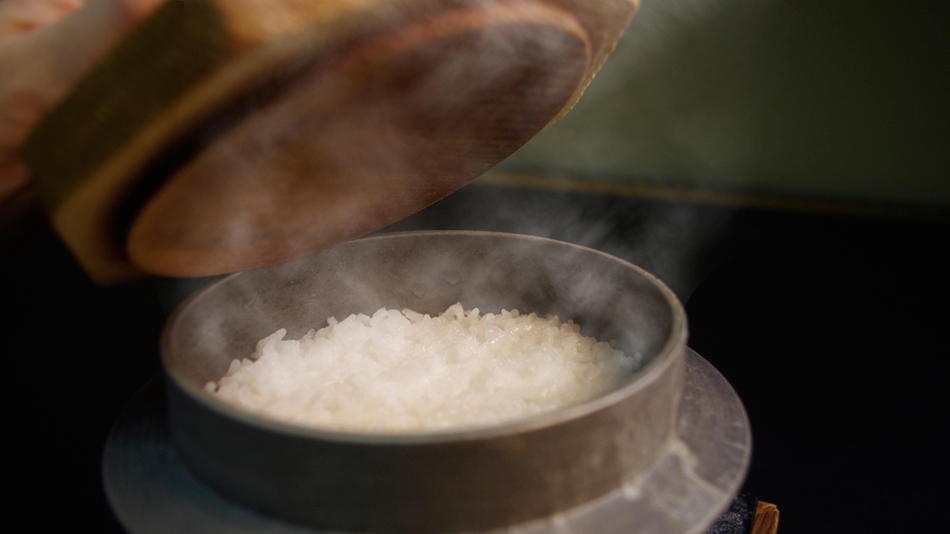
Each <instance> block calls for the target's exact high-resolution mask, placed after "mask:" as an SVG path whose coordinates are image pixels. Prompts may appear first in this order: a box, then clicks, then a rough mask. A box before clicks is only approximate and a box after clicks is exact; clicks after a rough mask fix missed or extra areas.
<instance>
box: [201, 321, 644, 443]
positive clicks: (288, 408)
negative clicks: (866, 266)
mask: <svg viewBox="0 0 950 534" xmlns="http://www.w3.org/2000/svg"><path fill="white" fill-rule="evenodd" d="M328 323H329V326H327V327H325V328H322V329H320V330H318V331H313V330H311V331H310V332H308V333H307V334H306V335H304V336H303V338H301V339H300V340H299V341H292V340H284V335H285V334H286V333H287V331H286V330H285V329H283V328H282V329H280V330H278V331H277V332H275V333H274V334H272V335H270V336H268V337H266V338H264V339H262V340H261V341H260V342H258V344H257V350H256V352H255V353H254V354H253V355H251V357H250V358H248V359H244V360H243V361H242V360H234V361H233V362H232V363H231V367H230V369H228V372H227V374H226V375H225V376H224V377H223V378H222V379H221V380H219V381H218V382H217V383H215V382H209V383H208V384H207V386H206V387H205V389H206V390H207V391H209V392H211V393H214V394H215V395H217V397H218V398H219V399H221V400H223V401H225V402H228V403H232V404H234V405H237V406H240V407H243V408H245V409H248V410H251V411H253V412H256V413H259V414H262V415H266V416H269V417H272V418H275V419H279V420H282V421H285V422H290V423H294V424H299V425H305V426H312V427H320V428H327V429H336V430H345V431H358V432H380V433H383V432H385V433H394V432H412V431H426V430H437V429H446V428H450V427H473V426H485V425H491V424H496V423H500V422H504V421H511V420H514V419H519V418H523V417H525V416H528V415H531V414H536V413H539V412H544V411H547V410H551V409H554V408H559V407H563V406H567V405H571V404H576V403H579V402H583V401H585V400H588V399H591V398H594V397H597V396H599V395H602V394H604V393H606V392H608V391H610V390H613V389H615V388H617V387H618V386H620V385H621V384H623V383H624V382H625V381H627V380H628V379H629V378H630V376H631V372H632V371H633V370H635V368H637V367H638V365H639V354H637V355H635V356H633V357H631V356H625V355H624V354H623V353H622V352H621V351H619V350H614V349H613V348H611V346H610V345H609V344H607V343H603V342H598V341H597V340H595V339H593V338H590V337H584V336H582V335H581V334H580V332H579V331H580V327H579V326H578V325H576V324H574V323H573V322H568V323H566V324H565V323H561V322H560V321H559V320H558V318H557V317H549V318H547V319H541V318H539V317H537V316H536V315H535V314H533V313H532V314H530V315H521V314H519V313H518V311H517V310H512V311H510V312H509V311H503V312H501V313H500V314H498V315H495V314H492V313H487V314H484V315H480V314H479V311H478V309H477V308H476V309H474V310H471V311H464V310H463V308H462V305H461V304H455V305H453V306H451V307H449V309H448V310H446V311H445V312H444V313H442V314H441V315H439V316H438V317H430V316H429V315H422V314H419V313H416V312H414V311H412V310H403V311H402V312H399V311H396V310H387V309H380V310H378V311H377V312H376V313H374V314H373V316H372V317H368V316H366V315H362V314H359V315H351V316H349V317H347V318H346V319H345V320H343V321H340V322H338V321H337V320H336V319H334V318H332V317H331V318H330V319H329V321H328Z"/></svg>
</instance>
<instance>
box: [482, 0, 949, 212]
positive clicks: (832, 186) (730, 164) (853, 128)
mask: <svg viewBox="0 0 950 534" xmlns="http://www.w3.org/2000/svg"><path fill="white" fill-rule="evenodd" d="M898 4H899V3H898ZM854 6H861V7H860V8H859V9H855V8H854ZM914 6H916V7H914ZM909 9H911V11H910V12H908V6H906V5H905V6H901V5H897V6H894V5H887V4H885V3H884V2H877V3H875V2H864V3H858V2H841V1H837V2H835V1H829V2H818V1H812V0H798V1H792V0H789V1H783V0H643V6H642V8H641V10H640V12H639V13H638V14H637V15H636V17H635V18H634V21H633V24H632V25H631V27H630V28H629V29H628V30H627V33H626V34H625V35H624V38H623V39H622V40H621V42H620V43H619V45H618V47H617V50H616V52H615V53H614V54H613V55H612V56H611V57H610V59H609V60H608V61H607V64H606V65H605V66H604V68H603V69H602V71H601V73H600V74H599V75H598V77H597V78H596V79H595V80H594V82H593V83H592V84H591V86H590V88H589V89H588V91H587V93H586V94H585V95H584V97H583V98H582V99H581V101H580V102H579V103H578V105H577V106H576V107H575V108H574V110H572V111H571V112H570V113H568V115H567V116H565V117H564V118H563V119H562V120H561V121H559V122H558V123H556V124H555V125H553V126H552V127H550V128H549V129H547V130H546V131H544V132H542V133H541V134H540V135H539V136H538V137H537V138H535V139H534V140H533V141H532V142H530V143H529V144H528V145H527V146H525V147H524V148H523V149H522V150H521V151H519V152H518V153H516V154H515V155H514V156H512V157H511V158H510V159H509V160H507V161H505V162H504V163H503V164H502V165H501V167H500V169H503V170H509V171H530V172H544V173H558V174H566V175H569V176H576V177H585V178H595V179H603V180H617V181H623V182H631V183H646V184H656V185H672V186H677V187H683V186H685V187H689V188H701V189H711V190H720V191H726V192H740V193H752V194H766V195H780V196H788V197H811V198H818V199H825V200H845V201H859V202H866V201H871V202H884V203H899V204H930V205H934V204H936V205H946V204H950V127H948V124H950V113H948V107H947V104H946V100H947V99H948V98H950V83H948V78H950V65H948V61H947V57H948V52H950V40H948V38H947V37H944V36H943V35H944V33H946V32H944V31H943V30H942V29H941V27H942V26H943V21H942V20H941V19H940V17H939V16H938V15H942V13H937V12H936V11H935V10H933V9H930V8H929V7H925V6H924V4H912V6H910V7H909Z"/></svg>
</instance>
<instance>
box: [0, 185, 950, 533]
mask: <svg viewBox="0 0 950 534" xmlns="http://www.w3.org/2000/svg"><path fill="white" fill-rule="evenodd" d="M486 212H488V213H491V215H492V217H491V218H486V217H485V213H486ZM424 228H440V229H463V228H464V229H482V230H497V231H509V232H518V233H530V234H536V235H545V236H547V237H554V238H557V239H562V240H566V241H573V242H577V243H581V244H585V245H588V246H593V247H594V248H598V249H601V250H605V251H607V252H610V253H612V254H615V255H617V256H619V257H622V258H625V259H628V260H631V261H633V262H635V263H638V264H640V265H643V266H644V267H646V268H647V269H649V270H651V271H653V272H654V273H655V274H657V275H658V276H660V278H662V279H664V280H666V281H668V283H670V285H671V287H673V288H674V290H675V291H676V292H677V293H678V294H679V295H680V297H681V298H682V300H683V301H684V302H685V303H686V309H687V313H688V316H689V322H690V330H691V336H690V346H691V347H693V348H694V349H695V350H696V351H698V352H699V353H700V354H701V355H703V356H704V357H705V358H706V359H708V360H709V361H710V362H712V363H713V365H715V366H716V367H717V368H718V369H719V370H720V371H721V372H722V373H723V374H724V375H725V377H726V378H727V379H728V380H729V381H730V382H731V383H732V385H733V386H734V387H735V389H736V391H737V392H738V394H739V396H740V397H741V399H742V400H743V402H744V404H745V406H746V408H747V410H748V413H749V417H750V419H751V423H752V430H753V439H754V446H753V447H754V449H753V450H754V452H753V460H752V467H751V470H750V473H749V477H748V481H747V483H746V486H745V489H746V490H747V491H750V492H752V493H754V494H755V495H756V496H758V497H759V498H760V499H762V500H765V501H768V502H772V503H775V504H777V505H778V507H779V509H780V511H781V514H782V515H781V523H780V527H781V528H780V530H779V532H782V533H786V534H787V533H794V532H810V533H820V532H863V533H874V532H881V533H884V532H888V533H891V532H915V531H916V532H927V531H938V530H939V529H941V527H942V526H943V524H942V522H941V521H940V513H939V511H940V510H941V509H942V506H943V504H944V503H945V502H946V501H947V498H948V497H950V495H948V491H947V484H946V483H945V480H946V479H947V477H948V475H950V466H948V462H947V459H946V455H945V452H946V449H947V447H946V441H945V439H946V438H945V437H944V436H943V434H942V432H941V430H942V429H945V428H946V427H947V402H946V400H945V389H946V388H945V383H946V371H947V368H948V364H947V348H946V347H947V341H948V340H947V331H948V329H947V324H948V319H950V313H948V311H947V302H948V297H950V282H948V278H947V274H948V272H950V270H948V262H947V260H946V259H945V254H944V249H945V248H946V246H947V244H948V243H950V240H948V237H950V226H948V224H947V223H946V222H944V221H941V220H939V219H934V218H932V217H931V218H929V219H925V218H923V217H912V216H903V217H898V216H870V215H836V214H819V213H796V212H783V211H775V210H773V211H764V210H755V209H738V208H732V207H723V206H711V205H703V204H694V203H685V202H673V201H659V200H647V199H636V198H624V197H612V196H599V195H584V194H577V193H558V192H550V191H530V190H524V189H510V188H504V187H496V186H487V185H478V184H473V185H470V186H468V187H466V188H464V189H462V190H461V191H459V192H458V193H456V194H455V195H452V196H450V197H449V198H448V199H446V200H444V201H442V202H440V203H437V204H435V205H434V206H432V207H430V208H428V209H427V210H424V211H423V212H420V213H419V214H417V215H415V216H413V217H411V218H409V219H407V220H405V221H403V222H401V223H399V224H397V225H394V226H393V227H391V228H389V229H387V230H411V229H424ZM2 238H3V242H2V247H3V248H2V250H3V253H2V254H3V255H2V260H0V295H2V296H3V297H2V298H3V317H2V325H3V326H2V333H3V337H2V345H0V346H2V353H3V355H4V365H3V379H4V380H3V382H4V387H3V388H2V390H3V395H4V406H5V409H6V411H7V414H8V417H7V421H8V425H9V426H7V431H6V433H5V436H6V439H5V441H6V446H5V450H6V451H8V452H7V458H8V460H9V463H8V464H7V473H6V474H5V475H4V480H5V481H6V483H7V484H6V485H7V487H8V488H10V489H12V490H13V491H12V492H8V497H7V499H6V500H5V502H4V507H5V509H6V513H5V514H4V515H5V517H6V522H7V524H8V525H12V528H9V529H8V530H7V531H9V532H55V531H61V530H63V529H65V528H75V527H76V526H78V525H89V526H93V527H95V529H96V531H97V532H104V533H108V532H118V531H119V530H118V526H117V524H116V523H115V520H114V519H113V518H112V516H111V513H110V512H109V510H108V507H107V504H106V503H105V500H104V497H103V493H102V486H101V481H100V456H101V453H102V447H103V444H104V442H105V439H106V437H107V435H108V431H109V428H110V426H111V425H112V423H113V422H114V421H115V418H116V416H117V415H118V413H119V411H120V410H121V409H122V406H123V405H124V404H125V403H126V402H127V401H128V400H129V399H130V398H131V397H132V396H133V394H134V393H135V391H136V390H137V389H138V388H140V387H141V386H142V385H144V384H145V382H146V381H147V380H148V379H149V378H151V377H153V376H155V375H156V374H157V373H158V372H159V366H158V355H157V339H158V335H159V331H160V328H161V325H162V322H163V320H164V312H163V310H162V305H161V302H162V299H160V298H159V295H158V291H157V290H156V287H159V288H161V289H162V293H163V295H164V297H165V300H167V298H168V297H167V295H168V293H169V291H168V288H169V287H171V286H173V285H174V284H173V283H172V282H170V281H163V282H160V283H159V284H157V285H156V283H155V282H154V281H147V282H142V283H135V284H129V285H124V286H118V287H108V288H103V287H98V286H94V285H92V284H91V283H90V282H88V281H87V280H86V278H85V276H84V275H83V274H82V272H81V271H80V270H79V268H78V267H77V266H76V264H75V263H74V262H73V260H72V259H71V258H70V256H69V255H68V253H67V252H66V251H65V249H64V248H63V247H62V245H60V244H59V242H58V241H57V240H56V238H55V237H54V236H53V235H52V234H51V233H50V231H49V230H48V228H47V227H46V226H45V224H44V223H43V220H42V218H41V217H39V216H38V215H35V216H33V217H31V218H28V219H27V220H25V221H22V222H21V223H20V224H19V225H17V226H16V228H15V229H13V230H8V231H6V232H5V233H4V234H3V235H2Z"/></svg>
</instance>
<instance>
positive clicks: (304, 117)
mask: <svg viewBox="0 0 950 534" xmlns="http://www.w3.org/2000/svg"><path fill="white" fill-rule="evenodd" d="M634 10H635V4H633V3H631V2H630V1H629V0H598V1H596V2H591V1H582V0H488V1H484V0H483V1H478V0H411V1H403V0H335V1H316V0H310V1H308V0H285V1H280V2H278V1H264V0H189V1H188V2H180V1H177V0H172V1H169V2H168V3H166V4H165V5H163V6H162V7H161V8H160V9H159V10H158V11H157V12H156V13H155V14H154V15H153V16H152V17H151V18H149V19H148V20H147V21H146V22H144V23H143V24H142V25H140V27H139V28H137V30H136V31H134V32H133V33H132V35H130V36H129V37H128V38H127V39H126V40H125V41H124V42H123V43H122V44H121V45H120V46H119V47H118V48H117V49H116V50H115V51H114V52H113V53H112V55H111V56H109V57H108V58H106V59H105V60H104V61H103V62H102V63H101V64H100V66H99V67H98V68H97V69H95V70H94V72H92V73H91V74H90V75H89V76H88V77H87V78H85V79H84V80H83V81H82V82H81V83H80V84H79V86H77V87H76V89H75V90H74V91H73V92H72V94H71V95H70V96H69V97H67V98H66V100H65V101H64V102H63V103H62V104H61V105H60V106H59V107H57V108H56V109H55V110H54V111H53V112H51V113H50V114H49V116H48V117H47V118H46V119H45V120H44V121H43V122H41V124H40V125H39V126H38V127H37V128H36V129H35V131H34V132H33V133H32V134H31V136H30V137H29V138H28V139H27V141H26V143H25V144H24V147H23V154H24V159H25V160H26V161H27V162H28V164H29V165H30V168H31V171H32V174H33V178H34V180H35V181H36V182H37V183H38V184H39V186H40V187H39V188H40V191H41V194H42V196H43V199H44V202H45V205H46V207H47V210H48V212H49V213H50V216H51V219H52V221H53V225H54V227H55V228H56V229H57V231H58V232H59V233H60V235H61V236H62V237H63V239H64V240H65V241H66V243H67V245H68V246H69V247H70V249H71V250H72V252H73V253H74V255H75V256H76V257H77V259H78V260H79V262H80V263H81V264H82V265H83V267H84V268H85V269H86V271H87V272H88V273H89V274H90V275H91V276H92V277H93V279H95V280H97V281H99V282H103V283H110V282H120V281H124V280H127V279H131V278H135V277H137V276H141V275H143V274H144V273H151V274H160V275H165V276H204V275H210V274H218V273H223V272H231V271H236V270H243V269H249V268H254V267H260V266H264V265H269V264H272V263H276V262H279V261H282V260H286V259H290V258H293V257H296V256H299V255H302V254H305V253H308V252H313V251H316V250H319V249H322V248H326V247H328V246H332V245H333V244H335V243H339V242H342V241H346V240H349V239H353V238H355V237H358V236H360V235H363V234H365V233H368V232H370V231H373V230H375V229H377V228H379V227H381V226H383V225H385V224H388V223H390V222H393V221H395V220H398V219H400V218H402V217H404V216H406V215H409V214H411V213H413V212H415V211H417V210H419V209H421V208H423V207H425V206H426V205H428V204H430V203H432V202H434V201H436V200H438V199H440V198H442V197H444V196H445V195H447V194H449V193H451V192H452V191H454V190H455V189H457V188H459V187H461V186H462V185H464V184H465V183H467V182H468V181H470V180H472V179H474V178H476V177H477V176H478V175H480V174H481V173H483V172H484V171H485V170H487V169H489V168H490V167H492V166H493V165H495V164H496V163H498V162H499V161H501V160H502V159H504V158H505V157H507V156H508V155H509V154H511V153H512V152H514V151H515V150H516V149H517V148H519V147H520V146H521V145H523V144H524V143H525V142H527V141H528V140H529V139H530V138H531V137H533V136H534V135H535V134H537V133H538V132H539V131H540V130H541V129H543V128H544V127H545V126H546V125H548V124H550V123H551V122H553V121H554V120H556V119H557V118H558V117H559V116H561V115H562V114H563V113H565V112H566V111H567V110H568V109H569V108H570V107H571V106H572V105H573V103H574V102H575V101H576V100H577V98H579V96H580V94H581V92H582V91H583V89H584V88H585V87H586V86H587V84H588V83H589V82H590V80H591V79H592V78H593V76H594V74H595V73H596V71H597V69H598V68H599V67H600V65H601V64H602V63H603V61H604V59H605V58H606V56H607V54H608V53H609V52H610V51H611V50H612V49H613V46H614V45H615V43H616V40H617V39H618V38H619V36H620V34H621V33H622V31H623V29H624V28H625V27H626V25H627V23H628V22H629V19H630V17H631V16H632V14H633V11H634Z"/></svg>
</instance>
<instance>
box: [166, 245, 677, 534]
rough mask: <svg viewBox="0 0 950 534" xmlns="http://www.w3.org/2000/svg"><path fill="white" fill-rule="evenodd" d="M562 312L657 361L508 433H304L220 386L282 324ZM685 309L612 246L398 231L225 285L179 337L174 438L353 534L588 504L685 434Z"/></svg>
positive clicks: (267, 509) (238, 485)
mask: <svg viewBox="0 0 950 534" xmlns="http://www.w3.org/2000/svg"><path fill="white" fill-rule="evenodd" d="M457 301H460V302H462V304H463V305H464V306H465V307H466V308H472V307H478V308H479V309H480V310H482V311H483V312H488V311H493V312H498V311H500V310H501V309H512V308H516V309H518V310H520V311H522V312H525V313H527V312H532V311H533V312H536V313H538V314H539V315H543V314H548V313H550V314H556V315H558V316H559V317H560V318H561V320H563V321H566V320H568V319H572V320H574V321H575V322H577V323H578V324H580V325H581V327H582V329H581V332H582V333H583V334H584V335H588V336H594V337H596V338H598V339H600V340H616V346H617V347H618V348H620V349H622V350H624V351H628V352H630V353H633V352H640V353H641V354H642V355H643V358H644V361H645V364H644V365H643V367H642V369H641V370H640V371H638V372H637V374H635V376H634V378H633V379H632V380H631V381H630V382H629V383H627V384H626V385H624V386H622V387H621V388H619V389H617V390H615V391H613V392H611V393H608V394H606V395H604V396H602V397H600V398H597V399H594V400H591V401H589V402H586V403H583V404H580V405H577V406H573V407H568V408H565V409H561V410H557V411H554V412H549V413H545V414H541V415H538V416H534V417H531V418H527V419H524V420H520V421H516V422H512V423H506V424H502V425H499V426H497V427H491V428H485V429H475V430H466V429H459V430H457V431H447V432H439V433H417V434H401V435H370V434H353V433H341V432H334V431H329V430H319V429H308V428H302V427H296V426H292V425H289V424H284V423H281V422H276V421H273V420H268V419H264V418H262V417H259V416H256V415H252V414H250V413H245V412H243V411H241V410H239V409H236V408H234V407H232V406H229V405H226V404H224V403H222V402H220V401H218V400H217V399H215V398H213V397H212V396H211V395H209V394H208V393H206V392H204V391H203V389H202V388H203V386H204V385H205V384H206V383H207V382H208V381H210V380H217V379H218V378H220V377H221V376H222V375H223V374H224V373H225V371H226V369H227V367H228V365H229V363H230V362H231V360H232V359H234V358H243V357H246V356H248V355H250V353H251V352H252V351H253V348H254V344H255V343H256V341H257V340H259V339H261V338H263V337H265V336H267V335H269V334H271V333H272V332H274V331H275V330H277V329H278V328H281V327H283V328H287V330H288V336H289V337H290V338H293V337H294V336H297V337H299V336H300V335H302V334H303V333H305V332H306V331H307V330H309V329H310V328H315V327H316V328H319V327H320V326H322V325H323V324H324V323H325V321H326V319H327V318H328V317H330V316H335V317H337V318H343V317H346V316H347V315H349V314H351V313H358V312H362V313H371V312H373V311H375V310H376V309H378V308H380V307H382V306H386V307H389V308H397V309H402V308H407V307H408V308H412V309H414V310H416V311H420V312H425V313H439V312H441V311H443V310H444V309H445V308H447V307H448V306H449V305H451V304H453V303H455V302H457ZM686 336H687V327H686V316H685V313H684V311H683V307H682V305H681V304H680V303H679V301H678V300H677V299H676V297H675V295H674V294H673V293H672V292H671V291H670V290H669V289H668V288H667V287H666V286H664V285H663V284H662V283H661V282H660V281H659V280H657V279H656V278H655V277H653V276H652V275H650V274H649V273H647V272H645V271H643V270H642V269H640V268H638V267H636V266H634V265H631V264H629V263H627V262H625V261H622V260H619V259H617V258H614V257H612V256H609V255H607V254H603V253H600V252H597V251H594V250H590V249H586V248H583V247H579V246H575V245H570V244H566V243H561V242H557V241H552V240H548V239H542V238H534V237H526V236H516V235H508V234H499V233H481V232H422V233H406V234H391V235H385V236H381V237H372V238H367V239H362V240H358V241H353V242H348V243H344V244H341V245H337V246H336V247H333V248H332V249H329V250H326V251H323V252H320V253H317V254H314V255H311V256H307V257H304V258H300V259H297V260H294V261H291V262H287V263H283V264H279V265H276V266H272V267H267V268H264V269H259V270H255V271H248V272H242V273H239V274H236V275H233V276H230V277H227V278H224V279H222V280H220V281H219V282H217V283H215V284H213V285H211V286H210V287H208V288H207V289H205V290H204V291H202V292H200V293H199V294H197V295H195V296H193V297H192V298H191V299H190V300H188V301H187V302H186V303H184V304H183V305H182V306H181V307H180V308H179V309H178V310H177V311H176V313H175V314H174V315H173V317H172V318H171V319H170V320H169V322H168V324H167V326H166V328H165V331H164V334H163V337H162V360H163V363H164V366H165V369H166V371H167V375H168V380H167V384H168V397H169V399H168V400H169V409H170V426H171V434H172V437H173V439H174V442H175V443H176V445H177V448H178V451H179V453H180V455H181V458H182V459H183V461H184V463H185V464H186V465H187V466H188V467H189V469H190V470H191V471H192V472H193V473H194V474H195V475H196V476H197V477H198V478H199V479H200V480H201V481H203V482H204V483H206V484H207V485H208V486H210V487H211V488H213V489H215V490H216V491H217V492H219V493H220V494H222V495H224V496H226V497H227V498H228V499H231V500H233V501H235V502H238V503H241V504H244V505H246V506H248V507H250V508H253V509H256V510H259V511H261V512H264V513H265V514H268V515H272V516H275V517H278V518H281V519H284V520H288V521H292V522H296V523H300V524H304V525H309V526H313V527H320V528H333V529H340V530H344V531H364V532H365V531H375V532H380V531H385V532H458V531H472V530H483V529H489V528H494V527H501V526H506V525H513V524H517V523H523V522H526V521H530V520H532V519H537V518H542V517H546V516H550V515H551V514H555V513H557V512H560V511H564V510H567V509H570V508H573V507H577V506H579V505H582V504H584V503H587V502H590V501H592V500H594V499H596V498H598V497H601V496H603V495H605V494H608V493H610V492H612V491H614V490H617V489H618V488H620V487H621V486H623V485H624V484H625V483H627V482H629V481H631V480H633V479H634V478H636V477H638V476H639V475H642V474H644V473H645V472H646V471H647V470H648V469H650V468H651V466H653V465H654V463H655V462H656V461H657V460H658V459H659V458H660V457H661V456H662V455H664V454H665V453H666V451H667V449H668V448H669V446H670V443H671V442H673V441H675V440H676V432H677V422H678V421H679V405H680V399H681V395H682V388H683V379H684V357H685V353H686Z"/></svg>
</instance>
